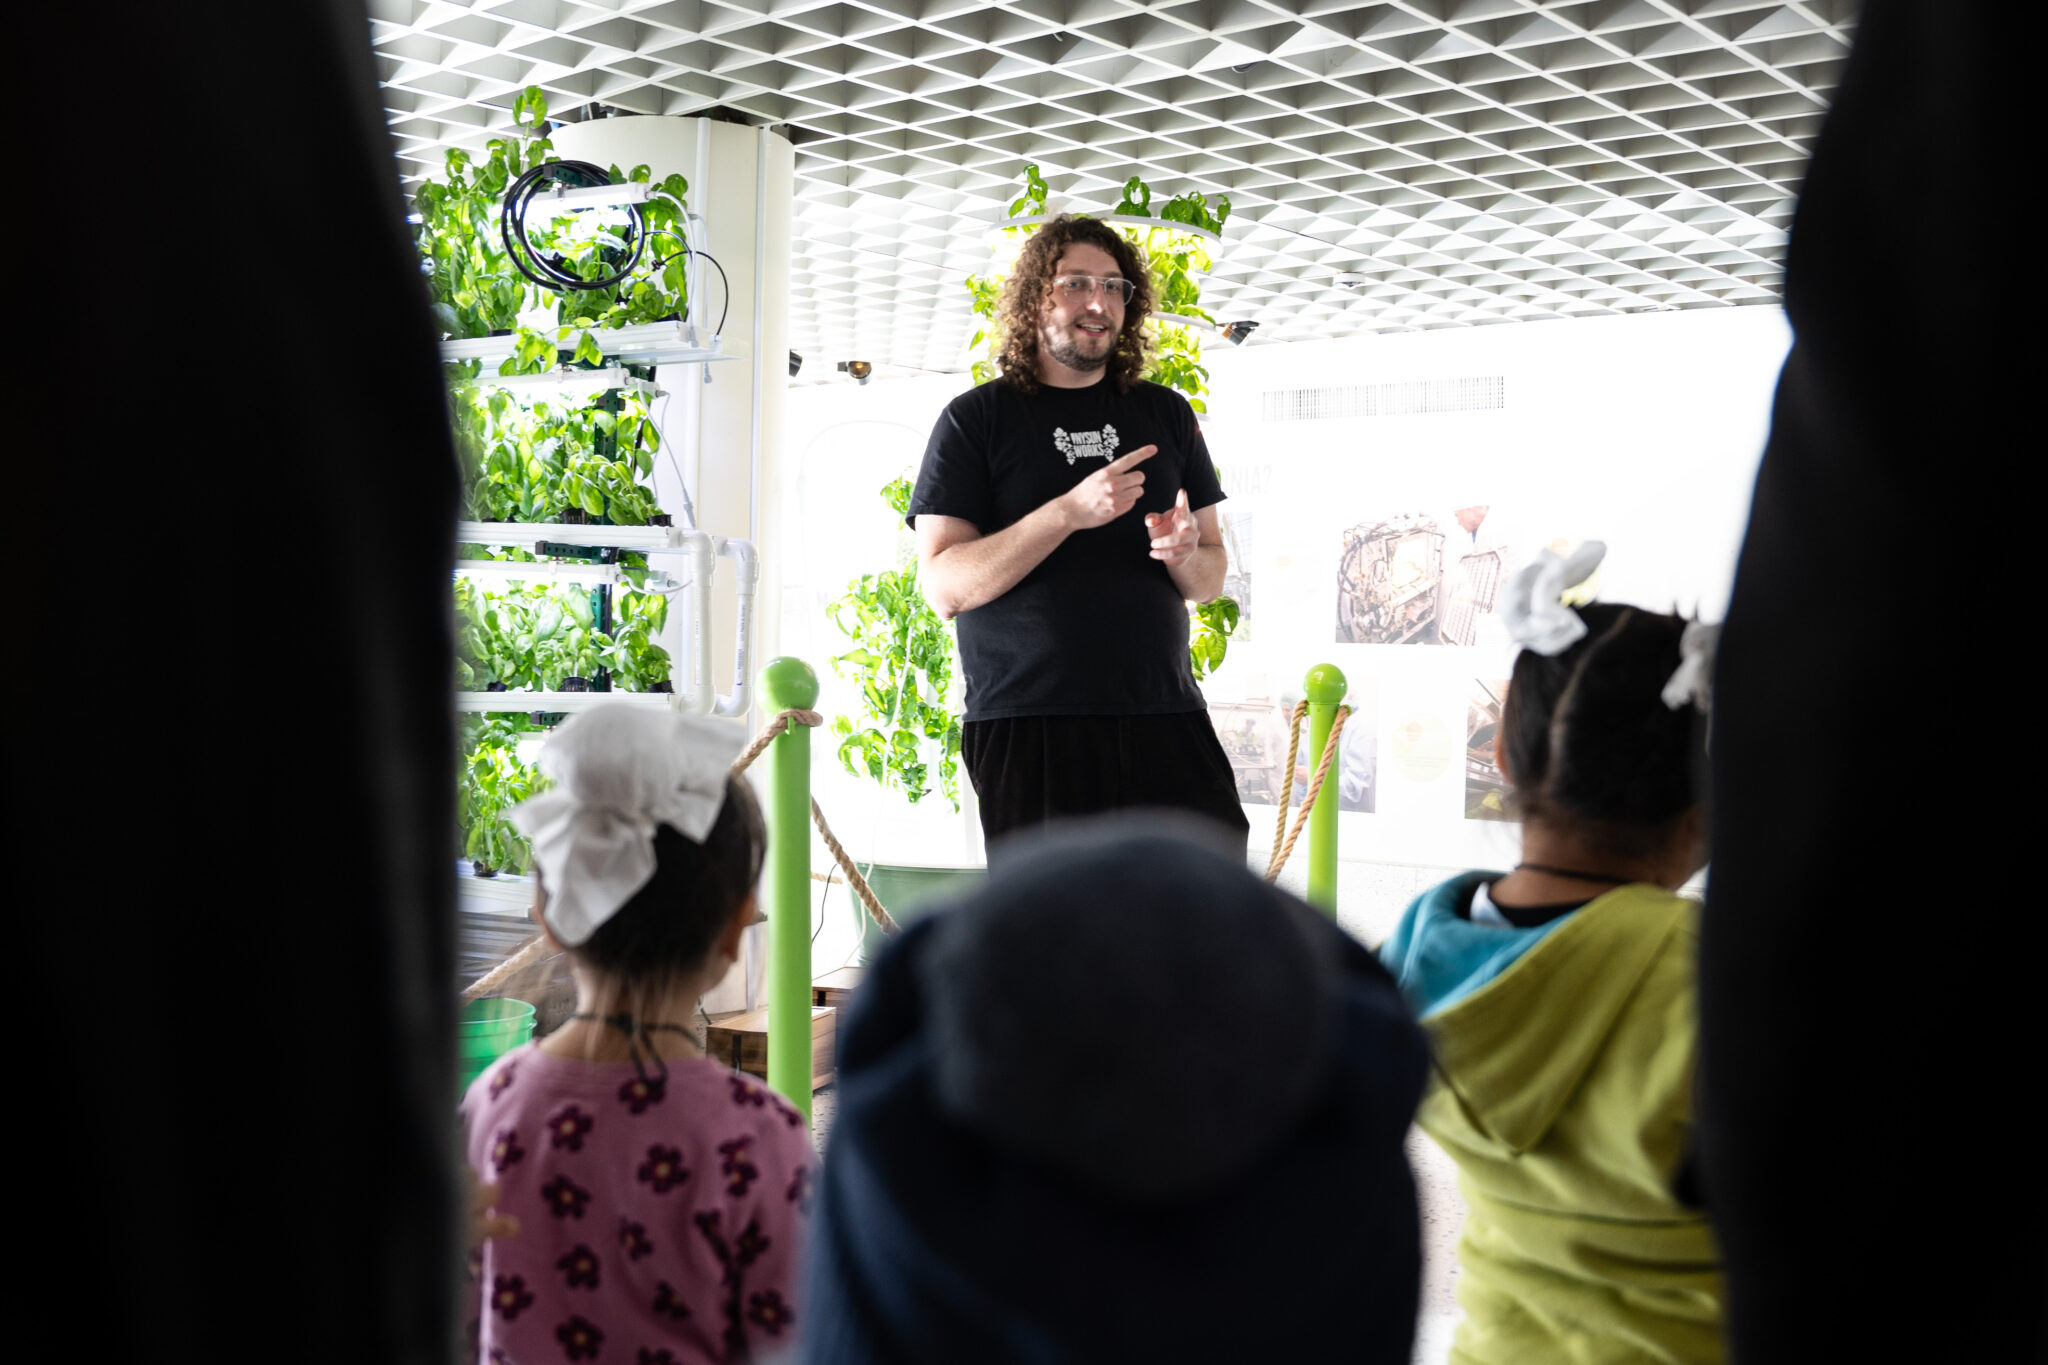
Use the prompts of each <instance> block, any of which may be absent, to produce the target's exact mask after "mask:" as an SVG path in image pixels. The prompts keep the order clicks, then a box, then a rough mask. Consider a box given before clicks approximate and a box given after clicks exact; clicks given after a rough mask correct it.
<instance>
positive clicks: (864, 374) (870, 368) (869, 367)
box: [839, 360, 875, 384]
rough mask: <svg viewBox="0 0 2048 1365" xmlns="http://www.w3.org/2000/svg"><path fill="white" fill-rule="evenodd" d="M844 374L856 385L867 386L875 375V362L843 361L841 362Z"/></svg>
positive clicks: (840, 366) (840, 367)
mask: <svg viewBox="0 0 2048 1365" xmlns="http://www.w3.org/2000/svg"><path fill="white" fill-rule="evenodd" d="M839 369H840V372H841V373H842V374H844V375H845V376H846V377H847V378H849V379H851V380H852V381H853V382H854V383H856V384H865V383H867V382H868V379H869V378H870V377H871V376H872V375H873V374H874V372H875V366H874V362H872V361H868V360H842V361H840V362H839Z"/></svg>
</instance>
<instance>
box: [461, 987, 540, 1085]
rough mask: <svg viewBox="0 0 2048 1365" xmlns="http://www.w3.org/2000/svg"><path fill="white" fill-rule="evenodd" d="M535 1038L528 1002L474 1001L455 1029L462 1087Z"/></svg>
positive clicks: (464, 1012) (463, 1012)
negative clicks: (528, 1040) (493, 1063)
mask: <svg viewBox="0 0 2048 1365" xmlns="http://www.w3.org/2000/svg"><path fill="white" fill-rule="evenodd" d="M532 1036H533V1006H531V1005H529V1004H527V1003H526V1002H525V1001H524V1000H507V999H504V998H493V999H486V1000H471V1001H469V1002H468V1003H467V1004H465V1005H464V1006H463V1007H462V1018H461V1022H459V1023H458V1024H457V1025H456V1026H455V1056H456V1059H457V1061H458V1062H460V1064H461V1067H462V1088H463V1089H464V1090H468V1089H469V1083H470V1082H471V1081H473V1080H475V1079H476V1078H477V1077H478V1076H481V1075H483V1072H484V1068H485V1067H487V1066H489V1065H490V1064H491V1063H492V1062H495V1061H496V1060H498V1058H500V1057H502V1056H504V1055H505V1054H506V1053H508V1052H510V1051H511V1050H512V1049H513V1048H515V1047H518V1046H519V1045H520V1044H521V1043H523V1042H525V1041H526V1040H527V1039H528V1038H531V1037H532Z"/></svg>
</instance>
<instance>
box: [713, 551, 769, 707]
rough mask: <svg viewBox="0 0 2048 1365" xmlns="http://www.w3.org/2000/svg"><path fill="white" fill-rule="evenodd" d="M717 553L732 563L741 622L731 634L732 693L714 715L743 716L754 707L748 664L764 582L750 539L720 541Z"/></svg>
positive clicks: (757, 556)
mask: <svg viewBox="0 0 2048 1365" xmlns="http://www.w3.org/2000/svg"><path fill="white" fill-rule="evenodd" d="M718 553H719V554H720V555H721V556H722V557H724V558H726V559H730V560H731V561H732V562H733V578H734V580H735V582H734V585H733V586H734V588H735V590H736V591H737V593H738V595H739V619H738V621H737V622H736V623H735V624H734V626H733V632H732V639H733V650H732V652H733V665H732V691H731V692H730V693H728V694H727V695H725V696H722V697H720V698H719V699H718V705H717V706H716V707H715V708H713V711H712V714H714V715H719V716H744V715H745V714H746V713H747V707H748V706H749V705H750V704H751V698H750V696H749V691H750V685H749V683H748V681H747V680H748V676H749V667H748V665H749V664H750V662H751V655H752V653H753V644H754V593H755V591H756V589H757V588H758V587H759V585H760V582H761V556H760V554H759V553H758V552H757V551H756V550H755V549H754V543H753V542H752V541H749V540H721V541H719V542H718Z"/></svg>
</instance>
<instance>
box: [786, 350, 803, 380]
mask: <svg viewBox="0 0 2048 1365" xmlns="http://www.w3.org/2000/svg"><path fill="white" fill-rule="evenodd" d="M803 367H804V358H803V357H802V356H800V355H798V354H797V353H796V352H795V351H791V352H790V353H789V377H790V378H791V379H794V378H796V372H797V371H798V370H801V369H802V368H803Z"/></svg>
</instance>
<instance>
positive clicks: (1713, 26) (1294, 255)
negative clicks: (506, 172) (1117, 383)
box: [370, 0, 1855, 378]
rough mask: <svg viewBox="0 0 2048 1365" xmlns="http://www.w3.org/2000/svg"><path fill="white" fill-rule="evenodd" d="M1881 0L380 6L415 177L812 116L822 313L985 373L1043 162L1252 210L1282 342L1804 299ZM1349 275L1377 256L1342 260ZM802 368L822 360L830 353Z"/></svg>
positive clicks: (809, 306)
mask: <svg viewBox="0 0 2048 1365" xmlns="http://www.w3.org/2000/svg"><path fill="white" fill-rule="evenodd" d="M1854 19H1855V8H1854V5H1853V3H1850V0H1791V3H1773V2H1772V0H1589V2H1587V3H1564V4H1557V3H1543V2H1542V0H1387V2H1385V3H1371V4H1354V3H1341V0H1159V2H1158V3H1140V2H1139V0H1015V2H1012V3H996V4H987V3H974V2H973V0H855V2H841V0H475V2H474V3H468V4H463V3H455V2H453V0H371V24H370V29H371V41H372V44H373V48H374V50H375V54H376V60H377V69H378V73H379V77H380V79H381V80H382V81H383V83H384V88H385V107H386V112H387V117H388V119H389V122H390V126H391V129H392V132H393V135H394V138H395V139H396V141H397V145H398V150H399V157H400V169H401V174H402V175H403V176H404V178H405V179H406V180H407V181H408V182H409V183H416V182H417V181H418V180H420V179H421V178H423V177H424V176H427V175H430V174H435V173H438V171H439V169H440V163H441V161H442V160H443V158H444V157H445V155H446V153H447V150H448V149H449V148H451V147H461V148H464V149H466V150H469V151H472V152H474V151H475V150H477V149H479V148H481V147H482V145H483V143H484V142H485V141H486V140H487V139H488V138H490V137H492V136H497V135H502V134H503V133H504V132H505V131H506V130H507V129H508V128H509V126H510V115H509V112H508V111H509V107H510V105H511V102H512V100H513V98H514V97H515V96H516V95H517V94H518V92H519V91H520V90H521V89H522V88H523V87H524V86H526V85H528V84H537V85H540V86H541V87H542V88H543V89H545V90H546V91H547V92H548V98H549V102H550V106H551V111H552V113H553V114H554V115H555V116H557V117H561V118H566V119H576V118H580V117H584V116H586V115H587V114H589V113H593V112H596V111H595V110H594V109H593V108H592V106H605V107H609V108H611V109H614V110H617V111H619V112H623V113H646V114H677V115H700V114H701V115H709V116H712V117H721V118H733V119H739V120H742V121H746V122H752V123H761V124H770V125H775V126H777V127H778V128H780V129H782V130H783V131H784V132H786V133H787V134H788V135H789V136H790V138H791V140H792V141H793V142H795V143H796V145H797V156H796V174H797V186H796V200H797V202H796V222H795V232H796V258H795V261H794V262H793V265H792V274H793V278H792V281H791V310H792V317H791V335H792V337H793V338H794V344H795V346H796V349H798V350H799V351H801V352H804V353H806V354H815V355H817V356H818V357H819V358H820V359H821V361H825V362H828V363H821V364H820V365H819V366H818V367H817V368H818V369H819V370H820V371H826V372H829V370H830V364H829V362H830V361H833V360H837V359H852V358H859V359H867V360H870V361H874V362H876V363H878V364H882V365H884V366H889V367H902V368H905V369H928V370H948V371H953V370H959V369H962V368H964V367H965V366H966V364H967V362H968V360H969V355H968V348H967V342H968V339H969V337H971V335H972V334H973V332H974V330H975V320H974V318H973V317H972V315H971V314H970V313H969V312H968V308H967V294H966V290H965V289H964V288H963V287H962V281H963V280H964V279H965V277H966V276H967V275H969V274H971V273H974V272H975V271H977V270H979V269H982V268H984V267H985V266H986V264H987V262H988V251H989V248H988V235H989V233H988V229H989V226H990V224H991V223H992V222H994V221H995V220H996V219H997V218H999V217H1000V216H1001V215H1002V213H1003V211H1004V209H1005V207H1006V206H1007V204H1008V203H1009V201H1010V200H1011V199H1012V198H1014V197H1015V195H1016V193H1017V191H1018V181H1019V175H1020V172H1021V169H1022V167H1023V165H1024V164H1025V163H1027V162H1034V163H1036V164H1037V165H1038V166H1039V167H1040V169H1041V170H1042V171H1043V172H1044V174H1045V175H1046V178H1047V180H1048V181H1049V182H1050V183H1051V185H1052V188H1053V193H1054V195H1055V196H1056V197H1057V198H1059V199H1062V200H1064V201H1066V202H1068V203H1069V204H1071V205H1072V206H1074V207H1079V208H1095V209H1106V208H1108V207H1109V206H1110V205H1112V204H1113V203H1114V202H1115V200H1116V198H1117V195H1118V193H1119V190H1120V188H1121V184H1122V182H1123V180H1124V179H1125V178H1126V177H1128V176H1130V175H1133V174H1136V175H1141V176H1143V177H1144V178H1145V179H1146V180H1147V181H1148V182H1149V183H1150V184H1151V185H1152V187H1153V192H1154V198H1155V202H1156V201H1157V200H1161V199H1164V198H1167V197H1170V196H1172V195H1174V194H1176V193H1179V192H1182V191H1185V190H1198V191H1201V192H1203V193H1205V194H1209V195H1211V196H1212V197H1213V196H1215V195H1217V194H1227V195H1229V196H1230V198H1231V200H1232V205H1233V212H1232V216H1231V219H1230V221H1229V223H1228V224H1227V226H1226V228H1225V232H1224V238H1225V245H1224V248H1223V250H1222V251H1221V252H1220V253H1219V254H1218V260H1217V265H1216V269H1215V272H1214V273H1213V275H1212V276H1211V278H1210V279H1209V280H1208V281H1207V283H1206V285H1205V288H1204V303H1205V305H1206V306H1208V307H1209V308H1210V310H1211V311H1212V312H1214V313H1216V314H1217V316H1219V317H1220V318H1223V319H1225V320H1235V319H1249V320H1254V321H1257V322H1258V323H1259V324H1260V328H1259V331H1258V333H1257V334H1256V340H1255V342H1254V343H1253V344H1271V343H1273V342H1279V341H1288V340H1298V339H1310V338H1322V337H1334V336H1346V335H1355V334H1359V333H1367V332H1375V331H1387V330H1404V329H1409V328H1427V327H1447V326H1472V325H1484V324H1490V323H1496V322H1507V321H1526V320H1540V319H1545V318H1558V317H1577V316H1589V315H1595V314H1600V313H1611V312H1618V311H1632V310H1643V309H1661V308H1697V307H1725V306H1729V305H1736V304H1744V303H1767V302H1771V301H1774V300H1775V299H1776V298H1777V296H1778V291H1779V290H1780V288H1781V287H1782V280H1783V260H1784V247H1785V232H1786V229H1787V227H1788V226H1789V224H1790V220H1791V212H1792V207H1793V201H1794V196H1795V195H1796V192H1797V189H1798V181H1799V177H1800V175H1801V174H1802V173H1803V170H1804V166H1805V161H1806V157H1807V154H1808V152H1809V151H1810V148H1811V145H1812V139H1813V137H1814V136H1815V134H1816V133H1817V131H1818V129H1819V126H1820V122H1821V116H1822V115H1823V114H1824V112H1825V110H1826V105H1827V100H1828V97H1829V94H1830V92H1831V91H1832V89H1833V88H1834V84H1835V82H1836V80H1837V79H1838V78H1839V74H1840V71H1841V67H1842V62H1843V59H1844V58H1845V57H1846V55H1847V52H1848V46H1849V41H1850V37H1851V30H1852V27H1853V24H1854ZM1340 276H1341V277H1343V278H1344V279H1345V280H1346V281H1347V282H1348V286H1349V287H1347V286H1346V285H1344V284H1340V283H1339V277H1340ZM806 377H807V378H808V377H809V372H808V371H807V373H806Z"/></svg>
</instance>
